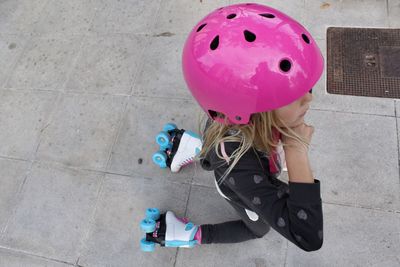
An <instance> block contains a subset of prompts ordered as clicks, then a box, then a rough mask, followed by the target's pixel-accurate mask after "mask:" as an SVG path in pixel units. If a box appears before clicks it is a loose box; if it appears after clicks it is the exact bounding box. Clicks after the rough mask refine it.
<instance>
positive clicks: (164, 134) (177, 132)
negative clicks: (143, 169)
mask: <svg viewBox="0 0 400 267" xmlns="http://www.w3.org/2000/svg"><path fill="white" fill-rule="evenodd" d="M156 142H157V144H159V145H160V150H159V151H158V152H156V153H154V154H153V162H154V163H155V164H157V165H158V166H159V167H160V168H167V167H169V168H170V169H171V171H172V172H179V170H180V169H181V168H182V167H183V166H185V165H187V164H189V163H191V162H193V161H194V159H195V157H196V156H197V155H198V154H199V153H200V151H201V148H202V141H201V138H200V136H199V135H197V134H196V133H194V132H192V131H185V130H184V129H178V128H177V126H176V125H175V124H173V123H167V124H165V125H164V127H163V131H161V132H159V133H158V135H157V136H156Z"/></svg>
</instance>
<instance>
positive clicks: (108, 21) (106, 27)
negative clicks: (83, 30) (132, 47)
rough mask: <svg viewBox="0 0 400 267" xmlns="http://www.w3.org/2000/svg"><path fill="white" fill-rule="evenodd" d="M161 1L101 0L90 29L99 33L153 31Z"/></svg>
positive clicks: (98, 2)
mask: <svg viewBox="0 0 400 267" xmlns="http://www.w3.org/2000/svg"><path fill="white" fill-rule="evenodd" d="M160 3H161V0H148V1H141V0H120V1H108V0H99V1H97V3H96V4H97V9H98V10H97V12H96V14H95V17H94V19H93V24H92V27H91V28H90V31H92V32H94V33H99V34H109V33H149V32H152V31H153V29H154V25H155V22H156V18H157V15H158V10H159V7H160Z"/></svg>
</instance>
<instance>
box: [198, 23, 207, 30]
mask: <svg viewBox="0 0 400 267" xmlns="http://www.w3.org/2000/svg"><path fill="white" fill-rule="evenodd" d="M206 25H207V23H204V24H201V25H200V27H198V28H197V32H199V31H201V30H202V29H203V28H204V27H205V26H206Z"/></svg>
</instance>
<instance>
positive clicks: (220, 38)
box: [182, 4, 324, 124]
mask: <svg viewBox="0 0 400 267" xmlns="http://www.w3.org/2000/svg"><path fill="white" fill-rule="evenodd" d="M182 61H183V64H182V65H183V74H184V77H185V80H186V83H187V85H188V87H189V89H190V91H191V93H192V94H193V96H194V97H195V99H196V100H197V102H198V103H199V104H200V106H201V107H202V108H203V110H204V111H205V112H206V113H207V114H209V116H210V117H211V118H213V119H214V120H218V121H220V122H223V120H222V119H220V118H216V117H215V114H216V112H220V113H223V114H224V115H225V116H226V117H227V119H228V121H229V123H231V124H247V123H249V119H250V116H251V114H253V113H258V112H265V111H270V110H274V109H277V108H280V107H283V106H285V105H288V104H290V103H292V102H293V101H295V100H296V99H298V98H300V97H301V96H303V95H304V94H305V93H306V92H308V91H310V89H312V87H313V86H314V85H315V83H316V82H317V81H318V80H319V78H320V76H321V74H322V71H323V65H324V60H323V57H322V54H321V51H320V50H319V48H318V46H317V44H316V42H315V41H314V39H313V38H312V37H311V34H310V33H309V32H308V31H307V30H306V29H305V28H304V27H303V26H302V25H300V24H299V23H298V22H297V21H295V20H294V19H292V18H290V17H289V16H287V15H285V14H283V13H282V12H279V11H278V10H276V9H273V8H270V7H267V6H263V5H259V4H237V5H231V6H227V7H222V8H219V9H217V10H215V11H213V12H212V13H210V14H209V15H207V16H206V17H205V18H203V19H202V20H201V21H200V22H199V23H198V24H197V25H196V27H195V28H194V29H193V30H192V31H191V33H190V34H189V37H188V38H187V40H186V43H185V46H184V49H183V57H182Z"/></svg>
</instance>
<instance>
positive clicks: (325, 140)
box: [306, 110, 400, 211]
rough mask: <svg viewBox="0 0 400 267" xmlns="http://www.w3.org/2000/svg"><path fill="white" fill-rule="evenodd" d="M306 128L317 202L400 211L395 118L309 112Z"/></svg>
mask: <svg viewBox="0 0 400 267" xmlns="http://www.w3.org/2000/svg"><path fill="white" fill-rule="evenodd" d="M306 123H309V124H311V125H313V126H314V127H315V132H314V134H313V137H312V143H311V147H310V153H309V155H310V162H311V166H312V170H313V172H314V176H315V177H316V178H317V179H320V180H321V192H322V199H323V201H326V202H334V203H341V204H348V205H361V206H364V207H371V208H378V209H383V210H397V211H399V210H400V198H399V196H400V185H399V167H398V151H397V130H396V118H394V117H386V116H375V115H366V114H351V113H342V112H332V111H316V110H311V111H309V112H308V114H307V117H306Z"/></svg>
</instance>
